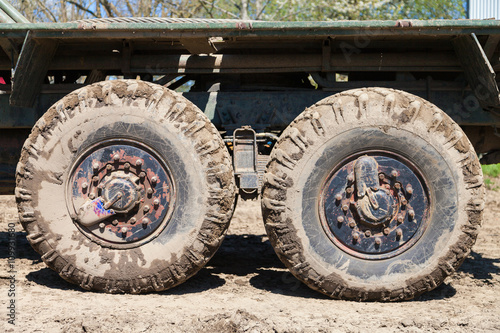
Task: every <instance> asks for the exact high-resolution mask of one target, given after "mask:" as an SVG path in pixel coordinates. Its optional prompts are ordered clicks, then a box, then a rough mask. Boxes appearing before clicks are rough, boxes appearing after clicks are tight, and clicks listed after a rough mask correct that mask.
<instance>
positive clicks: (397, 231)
mask: <svg viewBox="0 0 500 333" xmlns="http://www.w3.org/2000/svg"><path fill="white" fill-rule="evenodd" d="M396 236H397V237H398V238H401V236H403V230H401V229H398V230H396Z"/></svg>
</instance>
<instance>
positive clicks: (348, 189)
mask: <svg viewBox="0 0 500 333" xmlns="http://www.w3.org/2000/svg"><path fill="white" fill-rule="evenodd" d="M345 191H346V193H347V194H348V195H351V194H352V191H353V190H352V187H348V188H347V189H346V190H345Z"/></svg>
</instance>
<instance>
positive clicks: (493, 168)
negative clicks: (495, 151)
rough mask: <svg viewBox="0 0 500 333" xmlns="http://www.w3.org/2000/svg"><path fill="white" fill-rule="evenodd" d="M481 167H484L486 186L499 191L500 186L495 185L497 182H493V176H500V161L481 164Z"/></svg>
mask: <svg viewBox="0 0 500 333" xmlns="http://www.w3.org/2000/svg"><path fill="white" fill-rule="evenodd" d="M481 168H482V169H483V175H484V184H485V185H486V188H487V189H489V190H493V191H498V190H499V189H500V187H498V186H495V182H493V180H492V178H497V177H499V176H500V163H499V164H489V165H481Z"/></svg>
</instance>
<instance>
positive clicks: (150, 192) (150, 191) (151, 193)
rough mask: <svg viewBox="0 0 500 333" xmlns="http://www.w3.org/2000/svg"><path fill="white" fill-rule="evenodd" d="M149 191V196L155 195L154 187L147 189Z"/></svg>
mask: <svg viewBox="0 0 500 333" xmlns="http://www.w3.org/2000/svg"><path fill="white" fill-rule="evenodd" d="M146 192H147V193H148V195H149V196H151V195H153V192H154V191H153V189H152V188H148V190H147V191H146Z"/></svg>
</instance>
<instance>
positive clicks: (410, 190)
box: [406, 184, 413, 194]
mask: <svg viewBox="0 0 500 333" xmlns="http://www.w3.org/2000/svg"><path fill="white" fill-rule="evenodd" d="M406 193H408V194H413V187H412V186H411V184H408V185H406Z"/></svg>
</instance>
